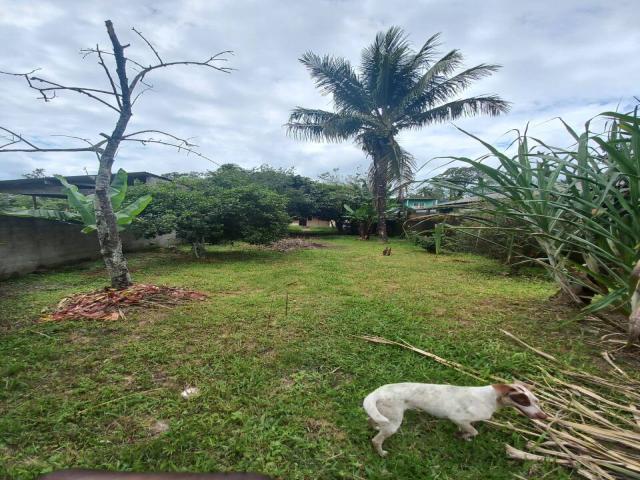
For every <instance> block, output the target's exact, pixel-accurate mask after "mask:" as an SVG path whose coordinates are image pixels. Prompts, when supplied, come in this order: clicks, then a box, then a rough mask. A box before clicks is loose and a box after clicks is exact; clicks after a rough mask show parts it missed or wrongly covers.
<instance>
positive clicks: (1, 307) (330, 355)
mask: <svg viewBox="0 0 640 480" xmlns="http://www.w3.org/2000/svg"><path fill="white" fill-rule="evenodd" d="M319 241H321V242H324V243H326V244H327V245H329V248H325V249H316V250H305V251H297V252H292V253H286V254H285V253H277V252H271V251H265V250H261V249H256V248H249V247H243V246H225V247H219V248H214V249H211V250H210V251H209V256H208V258H207V259H205V260H201V261H197V260H194V259H192V258H190V257H189V256H187V255H186V254H181V253H169V252H151V253H143V254H136V255H131V256H130V265H131V267H132V271H133V274H134V276H135V279H136V280H137V281H140V282H147V283H157V284H168V285H173V286H184V287H189V288H193V289H197V290H201V291H205V292H207V293H209V295H210V298H209V299H208V300H207V301H204V302H194V303H190V304H185V305H183V306H180V307H177V308H173V309H167V308H157V309H152V310H139V311H137V312H133V313H130V314H128V316H127V320H126V321H117V322H79V321H76V322H61V323H36V322H35V320H36V319H37V318H38V316H39V314H40V312H41V310H42V309H43V308H45V307H51V306H53V305H55V304H56V302H57V301H59V300H60V298H61V297H63V296H65V295H68V294H70V293H74V292H81V291H89V290H92V289H95V288H99V287H101V286H103V285H104V284H105V277H104V272H103V271H102V268H101V267H100V264H99V263H97V262H95V263H88V264H84V265H81V266H77V267H73V268H68V269H64V270H58V271H56V272H51V273H46V274H33V275H28V276H26V277H22V278H19V279H16V280H11V281H6V282H3V283H0V299H1V301H0V302H1V303H0V311H1V312H2V317H1V318H0V322H2V323H1V324H0V328H1V329H2V331H1V332H0V335H2V337H1V340H0V361H1V362H2V363H1V365H0V476H1V477H9V478H35V477H36V476H37V475H38V474H41V473H43V472H46V471H50V470H52V469H55V468H63V467H71V466H84V467H93V468H110V469H119V470H182V471H219V470H241V471H243V470H252V471H261V472H264V473H268V474H271V475H273V476H275V477H280V478H283V479H302V478H308V479H324V478H354V479H359V478H367V479H377V478H380V479H409V478H416V479H417V478H429V479H479V478H492V479H503V478H504V479H511V478H513V474H514V473H519V474H521V475H524V476H527V475H531V478H539V477H540V476H542V475H544V473H545V472H548V471H549V469H550V468H549V467H542V466H539V465H536V466H532V465H531V464H525V463H520V462H515V461H511V460H508V459H507V458H505V453H504V444H505V443H506V442H510V443H512V444H514V445H516V446H521V445H522V440H520V439H519V438H518V437H516V436H512V435H510V434H508V433H505V432H502V431H499V430H496V429H494V428H492V427H490V426H488V425H480V426H479V430H480V435H479V436H478V437H477V438H476V439H475V440H474V441H473V442H464V441H460V440H459V439H458V438H457V437H456V436H455V434H454V432H455V427H454V426H453V424H450V423H448V422H443V421H436V420H434V419H432V418H429V417H427V416H425V415H419V414H411V413H410V414H408V415H407V417H406V420H405V423H404V425H403V427H402V429H401V430H400V432H399V433H398V434H397V435H395V436H394V437H392V438H391V439H390V440H388V441H387V443H386V444H385V447H387V449H388V450H389V451H390V456H389V457H388V458H387V459H381V458H379V457H378V456H377V455H376V454H375V453H374V452H373V449H372V448H371V445H370V438H371V437H372V434H373V431H372V430H370V428H369V426H368V424H367V422H366V418H365V414H364V411H363V410H362V408H361V402H362V399H363V398H364V396H365V395H366V394H367V393H368V392H369V391H371V390H373V389H374V388H376V387H378V386H379V385H382V384H384V383H390V382H399V381H419V382H433V383H439V382H442V383H458V384H473V383H474V381H473V380H472V379H469V378H467V377H465V376H463V375H462V374H460V373H458V372H456V371H454V370H451V369H447V368H445V367H443V366H440V365H438V364H435V363H432V362H431V361H429V360H427V359H425V358H423V357H420V356H418V355H416V354H415V353H412V352H409V351H405V350H402V349H397V348H393V347H388V346H382V345H372V344H368V343H365V342H363V341H361V340H359V339H356V338H353V335H358V334H376V335H381V336H385V337H388V338H391V339H398V338H402V339H405V340H407V341H409V342H411V343H413V344H415V345H418V346H421V347H422V348H425V349H427V350H429V351H431V352H433V353H436V354H438V355H440V356H443V357H445V358H448V359H452V360H456V361H458V362H461V363H464V364H466V365H470V366H473V367H474V368H477V369H481V370H483V371H486V372H493V373H497V374H501V375H506V376H514V375H515V376H517V375H523V374H526V373H527V372H528V371H530V367H529V362H528V361H529V359H530V358H531V357H530V356H529V355H530V354H529V353H526V352H524V351H522V349H520V348H519V347H517V346H514V345H513V343H512V342H510V341H509V340H508V339H506V338H505V337H503V336H502V335H501V334H500V333H499V332H498V331H497V329H498V328H499V327H502V328H506V329H509V330H511V331H513V332H514V333H516V334H518V335H519V336H521V338H523V339H525V340H528V341H530V342H532V343H533V344H535V345H537V346H540V347H542V348H543V349H545V350H546V351H548V352H550V353H554V354H557V355H559V356H561V357H563V358H565V359H568V360H569V361H571V362H573V363H575V364H587V365H588V362H589V361H590V360H589V359H590V358H591V357H590V356H589V352H586V351H585V350H584V349H583V347H581V344H582V342H581V341H580V339H579V338H576V335H578V333H577V328H576V326H575V325H571V324H569V325H567V323H566V322H562V320H565V319H567V318H569V315H570V312H566V311H562V310H559V309H558V307H554V306H552V305H551V304H549V303H548V301H547V299H548V297H549V296H550V295H551V294H552V293H553V292H554V287H553V285H552V284H550V283H548V282H546V281H544V280H542V279H540V278H527V277H510V276H507V275H505V272H504V271H503V267H502V266H500V265H499V264H497V263H495V262H493V261H491V260H487V259H483V258H479V257H474V256H469V255H443V256H434V255H431V254H428V253H425V252H424V251H422V250H420V249H418V248H417V247H414V246H413V245H410V244H408V243H405V242H401V241H394V242H392V243H391V245H392V247H393V253H392V255H391V256H390V257H383V256H382V255H381V251H382V247H381V246H380V245H379V244H378V243H377V242H375V241H370V242H360V241H357V240H355V239H354V238H322V239H320V240H319ZM286 292H288V299H289V300H288V315H285V301H286ZM562 325H564V326H562ZM568 339H570V341H568ZM185 386H198V387H199V388H200V389H201V391H202V395H201V396H199V397H197V398H193V399H190V400H184V399H182V398H181V397H180V392H181V391H182V389H183V388H184V387H185ZM515 415H516V414H515V412H511V411H501V412H499V413H498V417H500V418H503V419H504V418H507V417H509V416H515ZM158 421H162V422H165V423H166V424H167V425H168V427H169V428H168V430H167V431H164V432H163V431H159V430H160V429H159V428H158V425H157V422H158ZM531 469H534V471H533V473H532V471H531ZM547 478H554V479H556V478H569V475H568V474H567V473H566V472H564V471H556V472H554V473H551V474H550V475H549V476H548V477H547Z"/></svg>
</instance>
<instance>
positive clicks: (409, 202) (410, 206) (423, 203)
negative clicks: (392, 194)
mask: <svg viewBox="0 0 640 480" xmlns="http://www.w3.org/2000/svg"><path fill="white" fill-rule="evenodd" d="M438 202H439V200H438V199H437V198H429V197H407V198H405V199H404V202H403V205H404V207H405V208H406V209H407V210H408V211H409V218H411V217H418V216H422V215H426V214H427V213H430V212H431V211H432V210H433V209H434V208H435V207H436V205H438Z"/></svg>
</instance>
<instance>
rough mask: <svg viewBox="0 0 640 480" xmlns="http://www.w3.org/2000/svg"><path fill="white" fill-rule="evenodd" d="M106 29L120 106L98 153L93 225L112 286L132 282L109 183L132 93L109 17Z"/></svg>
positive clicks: (129, 115)
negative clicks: (100, 151) (108, 135)
mask: <svg viewBox="0 0 640 480" xmlns="http://www.w3.org/2000/svg"><path fill="white" fill-rule="evenodd" d="M105 24H106V26H107V32H108V33H109V38H110V39H111V44H112V45H113V54H114V56H115V60H116V72H117V74H118V80H119V82H120V90H121V93H122V107H121V109H120V117H119V118H118V123H116V126H115V128H114V129H113V133H111V136H110V137H109V139H108V140H107V144H106V146H105V148H104V151H103V152H102V153H101V155H100V167H99V169H98V176H97V177H96V199H95V211H96V228H97V232H98V241H99V242H100V253H101V254H102V258H103V260H104V264H105V265H106V267H107V272H108V273H109V277H110V279H111V286H112V287H113V288H118V289H121V288H126V287H128V286H129V285H131V275H130V274H129V268H128V267H127V261H126V259H125V258H124V254H123V253H122V240H121V239H120V234H119V232H118V224H117V221H116V216H115V214H114V213H113V206H112V205H111V198H110V197H109V185H110V184H111V167H112V165H113V161H114V158H115V155H116V151H117V150H118V146H119V145H120V142H121V141H122V136H123V135H124V132H125V130H126V129H127V124H128V123H129V120H130V119H131V95H130V92H129V82H128V80H127V70H126V60H125V57H124V49H123V47H122V45H120V41H119V40H118V37H117V36H116V34H115V31H114V30H113V24H112V23H111V21H110V20H107V21H106V22H105Z"/></svg>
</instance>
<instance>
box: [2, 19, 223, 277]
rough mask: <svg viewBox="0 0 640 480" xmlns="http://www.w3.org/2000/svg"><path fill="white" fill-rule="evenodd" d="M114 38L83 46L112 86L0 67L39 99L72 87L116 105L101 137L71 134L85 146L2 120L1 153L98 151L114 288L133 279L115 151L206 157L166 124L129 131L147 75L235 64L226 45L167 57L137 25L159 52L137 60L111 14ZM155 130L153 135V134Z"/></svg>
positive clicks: (98, 206) (105, 247)
mask: <svg viewBox="0 0 640 480" xmlns="http://www.w3.org/2000/svg"><path fill="white" fill-rule="evenodd" d="M105 25H106V28H107V33H108V35H109V40H110V41H111V46H112V49H113V51H112V52H109V51H107V50H102V49H101V48H100V46H99V45H96V47H95V48H87V49H83V50H81V53H82V54H84V56H85V57H86V56H90V55H95V56H96V57H97V59H98V64H99V65H100V66H101V68H102V69H103V70H104V73H105V75H106V77H107V79H108V82H109V85H110V88H109V89H107V90H105V89H99V88H86V87H75V86H67V85H63V84H60V83H57V82H53V81H51V80H47V79H44V78H42V77H39V76H36V75H35V72H36V71H37V70H33V71H31V72H28V73H11V72H0V73H2V74H5V75H13V76H17V77H22V78H24V80H25V81H26V83H27V84H28V86H29V87H31V88H32V89H34V90H37V91H38V92H39V93H40V97H39V99H41V100H44V101H45V102H49V101H51V100H53V99H54V98H55V97H56V95H57V94H58V93H59V92H64V91H71V92H76V93H78V94H81V95H84V96H86V97H87V98H90V99H92V100H94V101H97V102H99V103H101V104H102V105H103V106H105V107H106V108H109V109H111V110H114V111H115V112H117V113H118V120H117V122H116V125H115V127H114V129H113V131H112V132H111V134H110V135H107V134H106V133H100V136H101V137H102V139H101V140H99V141H91V140H89V139H85V138H79V137H73V136H70V135H69V136H67V135H65V136H67V137H69V138H74V139H77V140H81V141H83V142H84V143H85V144H86V146H83V147H75V148H72V147H70V148H42V147H39V146H38V145H36V144H34V143H33V142H31V141H29V140H27V139H26V138H25V137H24V136H23V135H22V134H18V133H16V132H14V131H12V130H10V129H8V128H6V127H3V126H0V132H2V135H1V137H2V138H3V139H4V140H3V141H2V142H0V143H2V144H1V145H0V153H9V152H14V153H15V152H30V153H43V152H66V153H69V152H93V153H95V155H96V157H97V159H98V162H99V169H98V175H97V176H96V195H95V211H96V226H97V233H98V241H99V242H100V253H101V254H102V258H103V259H104V263H105V265H106V267H107V271H108V273H109V277H110V278H111V285H112V287H114V288H125V287H127V286H129V285H131V276H130V274H129V269H128V267H127V262H126V259H125V258H124V255H123V253H122V242H121V240H120V235H119V233H118V228H117V222H116V217H115V215H114V213H113V208H112V205H111V200H110V198H109V185H110V183H111V167H112V166H113V162H114V159H115V155H116V152H117V150H118V147H119V146H120V144H121V142H123V141H130V142H139V143H142V144H160V145H165V146H169V147H174V148H177V149H178V150H181V151H186V152H189V153H194V154H196V155H198V156H200V157H202V158H207V157H205V156H204V155H202V154H200V153H198V152H197V151H195V150H194V147H197V146H196V145H194V144H192V143H190V142H189V141H188V140H187V139H183V138H179V137H177V136H175V135H172V134H170V133H167V132H164V131H161V130H141V131H137V132H133V133H128V134H127V133H126V130H127V125H128V124H129V120H130V119H131V116H132V115H133V112H132V108H133V106H134V105H135V103H136V101H137V100H138V99H139V98H140V96H141V95H142V94H143V93H144V92H146V91H147V90H149V89H151V88H152V87H151V85H149V84H148V83H147V82H145V79H146V77H147V75H149V74H150V73H152V72H153V71H154V70H158V69H162V68H170V67H174V66H178V65H191V66H201V67H208V68H211V69H213V70H216V71H218V72H223V73H229V72H230V71H231V70H232V69H231V68H229V67H225V66H221V65H220V63H221V62H225V61H227V58H226V55H227V54H231V53H232V52H231V51H222V52H219V53H216V54H215V55H212V56H211V57H209V58H208V59H206V60H204V61H173V62H165V61H164V60H163V59H162V57H161V56H160V54H159V53H158V51H157V49H156V48H155V47H154V46H153V44H152V43H151V42H150V41H149V40H147V38H145V37H144V36H143V35H142V33H141V32H139V31H138V30H136V29H135V28H134V29H133V31H134V32H135V33H136V35H138V37H140V39H142V41H144V42H145V44H146V45H147V46H148V47H149V49H150V50H151V51H152V52H153V55H154V57H155V60H154V63H153V64H150V65H146V66H145V65H143V64H142V63H139V62H136V61H134V60H132V59H130V58H128V57H127V56H126V55H125V49H126V48H127V47H128V46H129V45H128V44H127V45H122V44H121V43H120V40H118V37H117V35H116V33H115V30H114V28H113V24H112V23H111V20H107V21H106V22H105ZM105 58H112V60H113V62H111V63H115V74H114V72H113V66H112V65H110V64H109V63H110V62H106V61H105ZM128 68H131V69H132V70H134V73H133V78H132V79H131V80H129V76H128ZM150 135H154V136H153V137H151V136H150Z"/></svg>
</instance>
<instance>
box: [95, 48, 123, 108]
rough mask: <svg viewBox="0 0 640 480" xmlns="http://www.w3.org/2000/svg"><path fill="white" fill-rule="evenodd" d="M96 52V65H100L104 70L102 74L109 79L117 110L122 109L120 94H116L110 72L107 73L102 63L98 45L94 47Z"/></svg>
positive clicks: (107, 69) (105, 65) (105, 66)
mask: <svg viewBox="0 0 640 480" xmlns="http://www.w3.org/2000/svg"><path fill="white" fill-rule="evenodd" d="M96 52H97V54H98V63H99V64H100V65H102V68H103V69H104V73H105V74H106V75H107V78H108V79H109V83H110V84H111V89H112V90H113V93H114V95H115V97H116V101H117V102H118V108H119V109H122V102H121V101H120V94H119V93H118V89H117V88H116V84H115V83H114V81H113V78H112V77H111V72H110V71H109V68H108V67H107V64H106V63H104V59H103V58H102V52H101V51H100V45H96Z"/></svg>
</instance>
